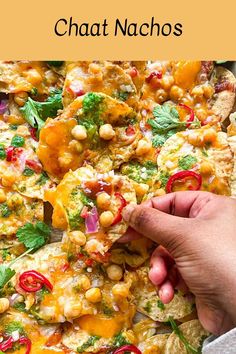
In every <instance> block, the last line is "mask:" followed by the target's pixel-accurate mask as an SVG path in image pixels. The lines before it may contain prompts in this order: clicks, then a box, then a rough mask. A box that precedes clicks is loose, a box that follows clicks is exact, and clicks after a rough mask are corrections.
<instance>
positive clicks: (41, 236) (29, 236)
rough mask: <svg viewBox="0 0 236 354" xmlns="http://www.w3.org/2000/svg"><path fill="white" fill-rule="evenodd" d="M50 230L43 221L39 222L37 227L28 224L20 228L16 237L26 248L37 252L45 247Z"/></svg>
mask: <svg viewBox="0 0 236 354" xmlns="http://www.w3.org/2000/svg"><path fill="white" fill-rule="evenodd" d="M49 235H50V228H49V227H48V226H47V225H46V224H45V223H44V222H42V221H38V222H37V223H36V224H35V225H34V224H31V223H26V224H25V225H24V226H22V227H20V228H19V229H18V230H17V232H16V236H17V238H18V240H19V241H20V242H22V243H23V244H24V245H25V247H26V248H28V249H32V250H33V251H36V250H37V249H39V248H40V247H42V246H44V245H45V244H46V242H47V241H48V239H49Z"/></svg>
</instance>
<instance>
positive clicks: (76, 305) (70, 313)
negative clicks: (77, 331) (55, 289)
mask: <svg viewBox="0 0 236 354" xmlns="http://www.w3.org/2000/svg"><path fill="white" fill-rule="evenodd" d="M81 307H82V306H81V302H80V301H76V302H75V301H74V302H72V301H68V302H66V303H65V306H64V315H65V317H66V318H67V319H72V318H76V317H78V316H79V315H80V314H81Z"/></svg>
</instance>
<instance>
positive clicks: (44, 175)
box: [35, 172, 49, 186]
mask: <svg viewBox="0 0 236 354" xmlns="http://www.w3.org/2000/svg"><path fill="white" fill-rule="evenodd" d="M48 180H49V177H48V175H47V173H46V172H42V173H41V175H40V176H39V179H38V180H37V181H36V182H35V183H36V184H38V185H39V186H43V185H44V184H45V183H46V182H47V181H48Z"/></svg>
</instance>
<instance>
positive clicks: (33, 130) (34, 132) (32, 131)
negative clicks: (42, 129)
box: [29, 127, 39, 141]
mask: <svg viewBox="0 0 236 354" xmlns="http://www.w3.org/2000/svg"><path fill="white" fill-rule="evenodd" d="M29 132H30V136H31V138H32V139H34V140H35V141H38V140H39V139H38V138H37V129H36V128H32V127H31V128H29Z"/></svg>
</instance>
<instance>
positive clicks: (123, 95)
mask: <svg viewBox="0 0 236 354" xmlns="http://www.w3.org/2000/svg"><path fill="white" fill-rule="evenodd" d="M129 95H130V92H127V91H118V92H117V93H116V94H115V97H116V98H117V99H118V100H121V101H126V100H127V99H128V98H129Z"/></svg>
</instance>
